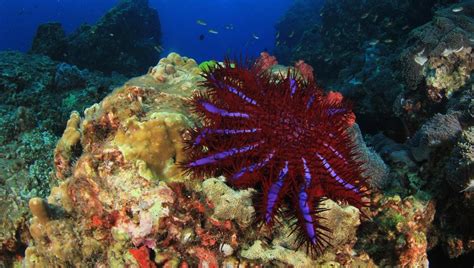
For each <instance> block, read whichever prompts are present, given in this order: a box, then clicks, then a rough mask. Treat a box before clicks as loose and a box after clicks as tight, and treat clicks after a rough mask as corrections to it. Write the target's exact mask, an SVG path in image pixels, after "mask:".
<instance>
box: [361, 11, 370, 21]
mask: <svg viewBox="0 0 474 268" xmlns="http://www.w3.org/2000/svg"><path fill="white" fill-rule="evenodd" d="M369 14H370V12H367V13H364V14H363V15H362V16H360V18H361V19H363V20H364V19H366V18H367V17H368V16H369Z"/></svg>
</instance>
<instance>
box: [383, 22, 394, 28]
mask: <svg viewBox="0 0 474 268" xmlns="http://www.w3.org/2000/svg"><path fill="white" fill-rule="evenodd" d="M392 25H393V23H392V22H391V21H389V22H387V24H385V27H390V26H392Z"/></svg>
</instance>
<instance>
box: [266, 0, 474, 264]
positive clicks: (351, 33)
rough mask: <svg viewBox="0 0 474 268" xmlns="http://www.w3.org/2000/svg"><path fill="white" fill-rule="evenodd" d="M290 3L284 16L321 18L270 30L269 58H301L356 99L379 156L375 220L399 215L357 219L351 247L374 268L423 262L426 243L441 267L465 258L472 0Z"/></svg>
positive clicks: (469, 250)
mask: <svg viewBox="0 0 474 268" xmlns="http://www.w3.org/2000/svg"><path fill="white" fill-rule="evenodd" d="M304 3H305V1H297V2H296V3H295V9H294V10H296V8H297V7H298V6H301V5H302V4H304ZM306 5H308V3H306ZM294 10H293V9H290V10H289V11H288V13H287V15H286V16H285V21H290V19H291V18H292V19H294V20H297V18H298V17H302V18H305V17H307V16H308V15H309V14H311V15H313V16H314V17H316V16H318V15H320V17H321V19H320V21H318V20H317V19H314V20H313V21H311V24H312V25H305V26H301V27H296V28H295V29H293V30H294V31H295V34H294V35H295V36H298V40H292V41H291V42H290V41H289V39H288V37H287V36H285V35H283V36H282V35H280V36H278V39H277V41H276V46H277V48H276V51H275V53H276V55H277V56H280V55H281V56H282V57H279V59H280V60H281V61H282V62H283V63H287V64H288V61H293V62H296V61H298V60H299V59H303V60H305V61H306V62H309V63H310V64H311V65H312V66H313V67H314V68H315V74H316V75H317V77H318V81H322V83H323V85H325V87H326V88H336V89H338V90H339V91H340V92H342V93H343V94H344V96H345V97H346V98H348V99H350V100H352V101H353V102H354V112H355V114H356V115H357V118H358V120H357V122H358V125H359V126H360V128H361V132H362V133H363V134H364V138H365V140H366V141H367V145H368V149H369V150H374V151H375V152H376V153H377V154H378V155H380V156H381V158H382V159H381V160H383V161H378V163H380V165H378V168H376V169H375V170H378V171H383V172H382V173H380V174H384V176H380V178H383V179H381V180H380V181H377V180H375V181H373V182H375V183H374V186H375V188H376V189H377V190H378V191H377V192H375V193H374V196H373V198H374V200H375V202H374V204H372V206H371V208H374V207H375V208H380V209H379V210H380V211H379V213H378V214H377V213H376V214H374V215H375V216H374V221H375V222H377V221H385V220H383V217H386V216H387V215H386V213H388V214H393V215H395V216H396V217H401V218H400V220H401V221H402V222H403V223H401V224H399V226H398V228H396V227H394V226H392V227H390V225H385V224H383V225H385V227H383V228H380V226H379V227H376V226H375V225H373V224H372V223H371V222H365V221H363V222H362V223H361V227H360V228H359V230H360V232H359V234H358V238H359V241H358V244H357V246H356V249H357V251H358V252H365V253H367V254H368V255H369V256H370V257H371V258H372V259H373V260H374V261H375V264H377V265H381V266H395V265H400V266H403V265H407V266H423V265H426V261H427V254H426V252H427V251H428V252H429V251H430V250H431V249H433V248H436V252H437V253H433V254H437V255H439V256H432V258H434V259H436V260H438V261H439V260H443V261H445V262H446V265H447V266H449V264H448V263H450V260H448V258H457V257H460V256H461V257H462V256H466V258H467V259H469V258H470V257H472V254H473V246H472V245H473V241H474V234H473V233H474V232H473V228H472V226H470V225H469V223H472V221H473V219H472V215H474V210H473V203H472V189H473V185H474V183H473V182H472V174H473V170H472V165H471V162H472V161H471V160H472V159H471V156H470V153H471V151H472V150H471V149H472V142H471V139H470V135H471V132H472V127H473V126H474V116H473V115H474V102H473V101H472V99H473V98H474V87H473V81H474V80H473V77H472V72H473V70H474V69H473V67H474V64H473V62H474V61H473V55H474V54H473V49H472V48H473V44H474V43H473V40H474V36H473V35H474V20H473V19H472V18H473V14H474V13H473V12H474V3H473V2H472V1H436V0H434V1H416V2H413V1H351V0H346V1H325V3H324V5H323V7H322V9H321V11H320V12H319V11H316V10H315V9H311V8H309V6H308V8H307V9H306V10H304V9H301V8H300V9H298V13H296V12H295V11H294ZM301 13H303V14H301ZM397 14H398V15H397ZM308 21H309V20H308ZM287 26H288V25H281V24H279V25H278V26H277V30H282V31H283V30H284V29H285V28H286V27H287ZM285 41H286V43H285V45H282V43H283V42H285ZM377 154H376V155H377ZM369 159H370V157H369ZM373 163H376V162H375V161H374V162H373ZM384 165H385V167H386V168H385V169H383V168H381V167H383V166H384ZM372 168H373V167H372V166H371V168H370V170H372ZM373 175H375V176H374V177H377V174H373ZM391 199H396V200H395V201H393V200H392V201H388V200H391ZM408 203H409V204H410V205H407V204H408ZM387 204H389V205H388V206H389V207H390V208H388V207H387ZM410 206H412V207H417V210H419V212H416V213H415V214H412V212H413V211H412V210H411V209H412V208H411V207H410ZM418 208H419V209H418ZM424 213H426V217H425V215H421V214H424ZM418 214H419V215H418ZM420 216H421V218H420ZM405 221H407V222H412V223H410V224H409V225H406V224H405V223H404V222H405ZM382 223H383V222H382ZM404 226H405V227H404ZM406 226H408V227H406ZM384 228H385V229H384ZM404 228H408V229H409V228H413V229H415V230H417V231H416V232H415V233H414V234H415V236H414V237H411V238H410V237H409V234H408V231H406V230H403V229H404ZM407 238H410V239H411V240H410V239H407ZM397 241H398V242H397ZM397 243H399V244H397ZM381 244H383V245H384V248H378V247H377V245H381ZM387 245H388V246H389V249H388V250H387V248H386V246H387ZM438 250H439V251H438ZM387 252H390V254H391V255H389V254H388V253H387ZM438 252H441V254H439V253H438ZM460 259H461V258H460ZM455 261H457V260H453V262H452V265H455V264H454V263H455Z"/></svg>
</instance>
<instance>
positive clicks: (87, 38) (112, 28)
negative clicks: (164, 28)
mask: <svg viewBox="0 0 474 268" xmlns="http://www.w3.org/2000/svg"><path fill="white" fill-rule="evenodd" d="M160 27H161V26H160V20H159V16H158V13H157V11H156V10H154V9H152V8H150V7H149V5H148V0H138V1H137V0H133V1H132V0H121V1H119V3H118V4H117V6H115V7H114V8H112V9H111V10H109V11H108V12H107V13H106V14H105V15H104V16H103V17H102V18H101V19H100V20H99V21H98V22H97V24H95V25H82V26H81V27H79V28H78V29H77V30H76V31H75V32H73V33H72V34H70V35H68V36H66V35H65V34H64V30H63V29H62V27H61V25H60V24H58V23H48V24H43V25H40V26H39V27H38V31H37V33H36V36H35V38H34V40H33V46H32V48H31V51H30V52H31V53H35V54H43V55H47V56H50V57H51V58H52V59H54V60H57V61H64V62H67V63H70V64H74V65H77V66H79V67H81V68H88V69H91V70H98V71H102V72H105V73H111V72H119V73H122V74H126V75H139V74H142V73H144V72H145V71H146V70H147V69H148V67H150V66H153V65H155V64H156V62H157V61H158V60H159V52H158V49H157V47H158V46H159V45H160V38H161V28H160ZM85 51H87V53H84V52H85ZM99 59H100V60H99Z"/></svg>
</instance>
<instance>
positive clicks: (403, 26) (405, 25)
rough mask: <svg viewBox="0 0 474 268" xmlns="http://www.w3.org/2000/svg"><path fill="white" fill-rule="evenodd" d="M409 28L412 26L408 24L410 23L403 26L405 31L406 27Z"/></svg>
mask: <svg viewBox="0 0 474 268" xmlns="http://www.w3.org/2000/svg"><path fill="white" fill-rule="evenodd" d="M408 28H410V26H408V25H405V26H403V28H402V30H404V31H405V30H406V29H408Z"/></svg>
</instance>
